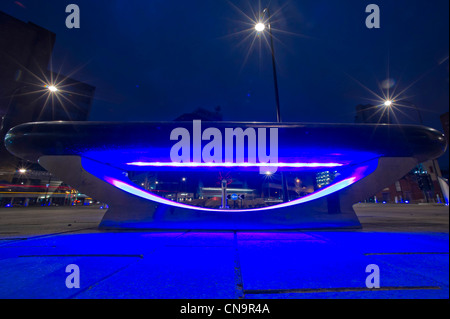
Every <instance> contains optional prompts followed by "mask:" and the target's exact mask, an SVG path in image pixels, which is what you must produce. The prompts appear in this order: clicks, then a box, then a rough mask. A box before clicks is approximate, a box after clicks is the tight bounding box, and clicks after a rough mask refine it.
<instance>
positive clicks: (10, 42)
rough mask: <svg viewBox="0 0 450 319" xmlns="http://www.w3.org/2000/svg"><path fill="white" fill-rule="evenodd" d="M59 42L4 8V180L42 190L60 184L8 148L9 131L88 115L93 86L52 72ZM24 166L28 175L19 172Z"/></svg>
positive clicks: (0, 90) (0, 25)
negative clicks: (42, 187) (25, 124)
mask: <svg viewBox="0 0 450 319" xmlns="http://www.w3.org/2000/svg"><path fill="white" fill-rule="evenodd" d="M55 40H56V35H55V33H53V32H51V31H49V30H46V29H44V28H42V27H40V26H38V25H36V24H34V23H31V22H28V23H26V22H23V21H21V20H18V19H16V18H14V17H12V16H10V15H8V14H6V13H4V12H0V117H1V119H2V121H1V129H0V184H1V183H6V184H14V185H16V184H17V183H19V184H18V185H20V186H21V187H22V185H23V187H26V186H27V185H30V186H33V187H37V186H39V185H40V186H46V187H44V189H48V187H53V188H54V187H57V185H60V184H61V182H58V181H56V180H55V178H53V179H52V178H51V177H48V176H47V175H48V174H46V172H45V171H44V169H42V168H41V167H40V166H39V165H38V164H30V163H24V162H23V161H22V160H20V159H18V158H16V157H14V156H13V155H11V154H10V153H9V152H8V151H7V150H6V148H5V146H4V143H3V140H4V137H5V134H6V133H7V132H8V130H9V129H11V128H12V127H14V126H16V125H19V124H22V123H27V122H38V121H68V120H69V121H85V120H87V119H88V116H89V112H90V110H91V105H92V100H93V97H94V92H95V87H93V86H91V85H88V84H86V83H82V82H79V81H76V80H74V79H72V78H69V77H66V76H64V75H62V74H56V73H54V72H51V71H49V70H48V68H49V63H50V60H51V56H52V52H53V47H54V44H55ZM52 80H53V83H52ZM52 84H59V85H58V87H57V89H58V91H56V92H53V93H52V92H51V91H49V86H51V85H52ZM20 168H22V170H24V168H26V173H25V174H21V173H18V171H19V169H20ZM49 180H50V181H49ZM50 184H51V185H50ZM47 185H50V186H47ZM46 193H47V195H48V194H49V192H48V190H46ZM1 197H2V196H1V195H0V199H1ZM4 200H5V198H4V196H3V201H4ZM8 201H9V199H8ZM13 201H14V200H12V201H11V203H13Z"/></svg>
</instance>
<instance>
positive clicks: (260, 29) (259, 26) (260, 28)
mask: <svg viewBox="0 0 450 319" xmlns="http://www.w3.org/2000/svg"><path fill="white" fill-rule="evenodd" d="M262 13H263V18H264V16H265V14H266V13H267V28H268V30H269V36H270V53H271V55H272V70H273V85H274V89H275V103H276V107H277V122H278V123H280V122H281V113H280V95H279V92H278V78H277V66H276V62H275V49H274V46H273V35H272V22H271V19H272V16H271V15H270V11H269V8H266V9H264V10H263V12H262ZM265 29H266V26H265V24H264V23H263V22H258V23H257V24H256V25H255V30H256V31H257V32H263V31H264V30H265Z"/></svg>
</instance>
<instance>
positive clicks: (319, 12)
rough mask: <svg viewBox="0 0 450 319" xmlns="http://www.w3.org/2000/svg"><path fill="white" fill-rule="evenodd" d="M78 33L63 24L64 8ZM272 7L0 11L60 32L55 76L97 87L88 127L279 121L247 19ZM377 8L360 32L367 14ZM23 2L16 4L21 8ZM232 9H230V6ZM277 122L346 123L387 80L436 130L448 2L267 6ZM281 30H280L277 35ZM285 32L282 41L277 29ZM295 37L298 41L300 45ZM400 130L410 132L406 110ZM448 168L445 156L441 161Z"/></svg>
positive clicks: (112, 3)
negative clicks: (200, 110) (73, 14)
mask: <svg viewBox="0 0 450 319" xmlns="http://www.w3.org/2000/svg"><path fill="white" fill-rule="evenodd" d="M70 3H76V4H78V5H79V7H80V9H81V28H80V29H67V28H66V27H65V18H66V16H67V14H66V13H65V7H66V5H68V4H70ZM267 3H268V1H261V2H258V1H249V0H245V1H242V0H230V1H226V0H190V1H185V0H183V1H178V0H176V1H175V0H152V1H144V0H139V1H138V0H95V1H94V0H70V1H62V0H42V1H34V0H20V1H19V3H17V1H13V0H2V2H1V4H0V10H2V11H4V12H6V13H8V14H11V15H12V16H14V17H17V18H19V19H21V20H24V21H32V22H34V23H36V24H38V25H40V26H43V27H45V28H47V29H49V30H51V31H53V32H55V33H56V35H57V38H56V46H55V50H54V57H53V68H54V69H59V68H61V67H62V70H63V72H64V73H66V74H67V73H70V72H71V71H73V70H74V69H77V68H78V67H80V66H82V68H81V69H79V70H78V72H77V73H76V74H75V75H74V76H73V77H74V78H76V79H78V80H81V81H85V82H87V83H89V84H92V85H94V86H96V87H97V91H96V99H95V101H94V104H93V108H92V113H91V118H90V119H91V120H123V121H134V120H149V121H151V120H172V119H174V118H175V117H177V116H178V115H180V114H182V113H185V112H191V111H193V110H194V109H196V108H197V107H204V108H208V109H211V110H212V109H213V108H214V107H215V106H217V105H220V106H221V107H222V111H223V115H224V119H225V120H236V121H275V120H276V113H275V105H274V93H273V80H272V66H271V60H270V51H269V48H268V47H267V45H265V44H264V43H263V45H262V46H261V47H260V46H259V41H256V42H255V46H254V48H253V51H251V52H250V54H249V55H248V59H246V56H247V54H248V53H249V50H248V48H249V46H250V44H251V42H252V41H251V39H252V38H253V36H251V37H250V38H249V39H248V40H246V41H243V40H244V39H245V37H246V36H247V35H249V34H250V33H251V31H249V32H243V33H238V34H236V33H237V32H240V31H242V30H245V29H247V28H249V25H248V24H247V23H249V22H250V21H249V20H248V19H247V18H246V17H245V16H244V15H242V14H241V13H239V11H238V10H236V8H235V7H237V8H240V9H241V10H242V11H243V12H244V13H245V14H247V15H249V16H251V17H253V13H252V11H255V12H256V11H258V8H259V7H260V6H261V7H262V8H263V7H264V6H265V5H267ZM370 3H375V4H378V5H379V6H380V9H381V29H376V30H375V29H367V28H366V26H365V19H366V17H367V15H368V14H367V13H365V8H366V6H367V5H368V4H370ZM20 4H21V5H20ZM234 6H235V7H234ZM270 7H271V9H272V11H273V12H275V11H277V10H278V9H280V8H281V10H280V11H279V12H278V13H277V14H276V15H274V17H273V19H274V23H273V29H274V35H275V37H276V39H277V40H276V41H275V51H276V57H277V63H278V77H279V87H280V100H281V112H282V117H283V120H284V121H299V122H343V123H352V122H353V121H354V116H355V106H356V105H357V104H361V103H362V104H367V103H370V102H371V101H369V100H368V98H373V96H372V95H371V94H370V93H369V92H368V91H367V90H366V89H364V88H363V87H362V86H361V85H360V84H358V81H360V82H361V83H363V84H364V85H365V86H367V87H368V88H370V89H372V90H374V91H375V92H376V93H378V94H381V91H380V89H379V87H378V84H377V83H378V82H382V81H384V80H385V79H386V78H387V77H388V69H389V74H390V78H392V79H394V80H395V81H396V83H397V85H398V89H397V91H398V92H400V91H402V90H403V89H405V88H407V87H408V86H410V85H412V84H414V85H412V86H411V87H410V88H409V89H408V90H407V91H406V92H405V94H404V95H403V96H402V97H407V98H408V100H409V101H412V102H413V103H415V104H416V105H418V106H419V107H420V108H421V110H422V115H423V118H424V122H425V125H428V126H431V127H434V128H436V129H439V130H442V128H441V124H440V121H439V115H441V114H442V113H445V112H447V111H448V110H449V83H448V82H449V73H448V55H449V1H448V0H433V1H424V0H369V1H363V0H339V1H338V0H301V1H297V0H291V1H272V2H271V4H270ZM280 30H281V31H280ZM282 31H285V32H282ZM300 35H301V36H300ZM404 112H406V113H407V114H408V116H409V118H408V116H402V117H400V121H401V122H402V123H418V116H417V113H416V112H415V111H414V110H411V109H404ZM447 159H448V157H447Z"/></svg>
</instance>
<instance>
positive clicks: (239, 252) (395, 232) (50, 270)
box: [0, 206, 449, 299]
mask: <svg viewBox="0 0 450 319" xmlns="http://www.w3.org/2000/svg"><path fill="white" fill-rule="evenodd" d="M411 207H412V206H411ZM80 209H81V208H80ZM395 209H396V208H391V207H384V208H382V207H381V206H376V207H375V206H371V207H370V208H362V209H360V210H359V211H360V215H361V217H360V218H361V221H362V222H363V223H364V221H366V222H367V225H368V226H367V227H366V228H365V229H364V230H358V231H354V230H352V231H308V232H237V233H235V232H198V231H174V232H107V231H98V230H96V229H95V227H94V226H95V222H96V219H98V220H99V219H100V218H101V215H102V214H100V213H101V212H100V211H99V210H92V209H91V210H89V211H84V212H81V213H79V212H78V211H77V210H72V211H70V214H71V215H70V217H71V218H72V219H71V220H72V224H70V225H71V226H68V224H67V220H69V219H67V218H68V216H67V214H66V213H64V214H66V215H64V216H63V217H61V216H59V217H60V218H59V219H58V224H54V225H53V226H52V227H53V228H52V230H54V232H53V233H50V232H49V230H45V231H39V225H38V224H39V223H38V222H37V221H38V220H39V218H38V217H35V219H34V221H33V222H32V223H30V222H29V219H26V218H25V217H26V216H27V214H30V213H29V212H26V213H24V212H22V211H20V210H16V213H14V216H15V217H14V218H16V219H14V220H12V219H9V222H8V220H7V219H5V216H7V215H9V214H12V213H11V212H12V210H9V211H7V212H6V213H5V210H0V216H1V218H0V298H80V299H83V298H158V299H166V298H170V299H172V298H176V299H178V298H183V299H198V298H207V299H219V298H220V299H234V298H246V299H258V298H264V299H272V298H274V299H282V298H290V299H301V298H315V299H317V298H449V285H448V283H449V236H448V208H447V207H437V208H427V209H428V210H431V211H433V213H429V212H428V211H427V212H426V213H427V215H426V216H423V220H422V219H421V218H419V217H417V216H419V215H420V214H419V213H418V209H419V208H415V211H414V212H412V210H411V209H410V208H408V209H407V210H406V211H408V212H411V213H408V214H404V218H405V220H406V221H407V222H409V224H410V225H412V224H414V223H413V222H412V221H411V220H410V219H408V218H412V217H411V216H413V215H416V217H417V218H415V220H414V222H415V226H410V227H409V228H407V229H404V228H402V227H401V225H403V223H402V222H401V220H400V221H399V216H401V215H402V214H403V213H402V212H399V213H397V215H395V214H394V216H395V217H394V218H395V219H396V220H395V221H394V219H391V220H389V218H390V217H386V216H389V215H388V214H385V213H379V211H380V210H391V211H392V210H395ZM357 211H358V210H357ZM420 211H423V208H420ZM86 212H87V213H89V214H86ZM21 214H22V215H21ZM39 214H40V216H41V218H42V219H41V220H46V221H47V222H48V223H50V220H51V219H50V218H49V215H46V212H34V215H33V216H37V215H39ZM54 214H55V215H57V212H55V213H54ZM376 214H378V215H377V216H375V217H373V216H374V215H376ZM406 215H407V216H406ZM28 216H29V215H28ZM86 216H89V217H86ZM95 216H96V217H95ZM383 216H385V217H383ZM413 217H414V216H413ZM383 218H384V219H383ZM20 220H22V221H23V222H24V224H26V222H27V221H28V223H29V227H30V228H28V229H25V230H24V229H21V228H20V227H19V226H17V224H15V223H17V222H18V221H20ZM383 220H384V221H385V222H386V224H389V225H391V228H387V227H385V226H383V225H381V226H376V225H378V224H379V223H381V222H382V221H383ZM424 220H425V221H424ZM427 222H428V224H426V223H427ZM433 223H434V224H433ZM445 223H446V225H445ZM50 224H51V223H50ZM381 224H382V223H381ZM393 224H396V225H398V227H397V229H395V227H394V226H392V225H393ZM436 224H439V227H436ZM441 226H443V227H446V228H447V231H442V227H441ZM15 227H16V228H15ZM33 227H35V228H33ZM385 228H386V229H385ZM27 233H28V234H27ZM69 264H76V265H77V266H78V267H79V269H80V288H72V289H69V288H67V287H66V284H65V282H66V278H67V276H68V275H69V273H66V266H67V265H69ZM370 264H376V265H377V266H378V267H379V269H380V289H367V288H366V278H367V276H368V275H369V273H366V267H367V266H368V265H370Z"/></svg>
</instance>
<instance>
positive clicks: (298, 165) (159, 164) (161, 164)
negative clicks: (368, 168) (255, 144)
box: [127, 162, 344, 168]
mask: <svg viewBox="0 0 450 319" xmlns="http://www.w3.org/2000/svg"><path fill="white" fill-rule="evenodd" d="M127 165H130V166H140V167H277V168H278V167H280V168H282V167H294V168H301V167H317V168H319V167H340V166H343V165H344V164H340V163H195V162H187V163H177V162H131V163H127Z"/></svg>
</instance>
